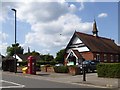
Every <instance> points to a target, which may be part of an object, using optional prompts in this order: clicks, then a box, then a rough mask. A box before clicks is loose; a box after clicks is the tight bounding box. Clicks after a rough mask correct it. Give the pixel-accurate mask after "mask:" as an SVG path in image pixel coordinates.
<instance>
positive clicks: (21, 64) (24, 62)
mask: <svg viewBox="0 0 120 90" xmlns="http://www.w3.org/2000/svg"><path fill="white" fill-rule="evenodd" d="M19 64H20V66H25V65H27V61H22V62H20V63H19Z"/></svg>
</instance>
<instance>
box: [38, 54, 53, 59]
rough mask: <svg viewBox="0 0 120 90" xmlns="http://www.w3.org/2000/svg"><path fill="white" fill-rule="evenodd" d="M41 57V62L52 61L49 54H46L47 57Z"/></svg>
mask: <svg viewBox="0 0 120 90" xmlns="http://www.w3.org/2000/svg"><path fill="white" fill-rule="evenodd" d="M40 56H41V59H42V60H43V61H52V60H53V59H54V57H53V56H52V55H50V54H47V55H40Z"/></svg>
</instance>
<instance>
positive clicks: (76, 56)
mask: <svg viewBox="0 0 120 90" xmlns="http://www.w3.org/2000/svg"><path fill="white" fill-rule="evenodd" d="M71 52H72V53H73V54H74V56H75V57H76V59H78V57H77V56H76V55H75V53H74V52H73V50H70V52H69V54H68V55H67V57H66V60H67V59H68V57H69V55H70V53H71Z"/></svg>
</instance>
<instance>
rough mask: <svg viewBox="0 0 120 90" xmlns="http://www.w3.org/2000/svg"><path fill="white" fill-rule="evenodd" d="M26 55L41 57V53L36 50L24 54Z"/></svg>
mask: <svg viewBox="0 0 120 90" xmlns="http://www.w3.org/2000/svg"><path fill="white" fill-rule="evenodd" d="M24 55H33V56H39V55H40V53H39V52H36V51H35V50H34V51H32V52H27V53H24Z"/></svg>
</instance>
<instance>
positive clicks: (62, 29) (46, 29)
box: [25, 14, 92, 49]
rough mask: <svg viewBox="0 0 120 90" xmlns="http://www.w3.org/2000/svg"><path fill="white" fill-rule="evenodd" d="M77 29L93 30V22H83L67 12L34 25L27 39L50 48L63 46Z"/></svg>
mask: <svg viewBox="0 0 120 90" xmlns="http://www.w3.org/2000/svg"><path fill="white" fill-rule="evenodd" d="M75 30H78V31H81V32H87V31H89V30H92V22H82V21H81V19H80V18H79V17H78V16H76V15H73V14H66V15H64V16H60V17H59V18H58V20H56V21H52V22H48V23H37V24H34V25H32V31H31V32H29V33H28V34H27V35H26V40H25V41H26V43H28V44H37V45H38V46H40V47H44V48H49V49H50V48H55V47H63V46H65V45H66V44H67V43H68V41H69V39H70V37H71V35H72V34H73V32H74V31H75ZM60 34H61V35H60Z"/></svg>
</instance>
